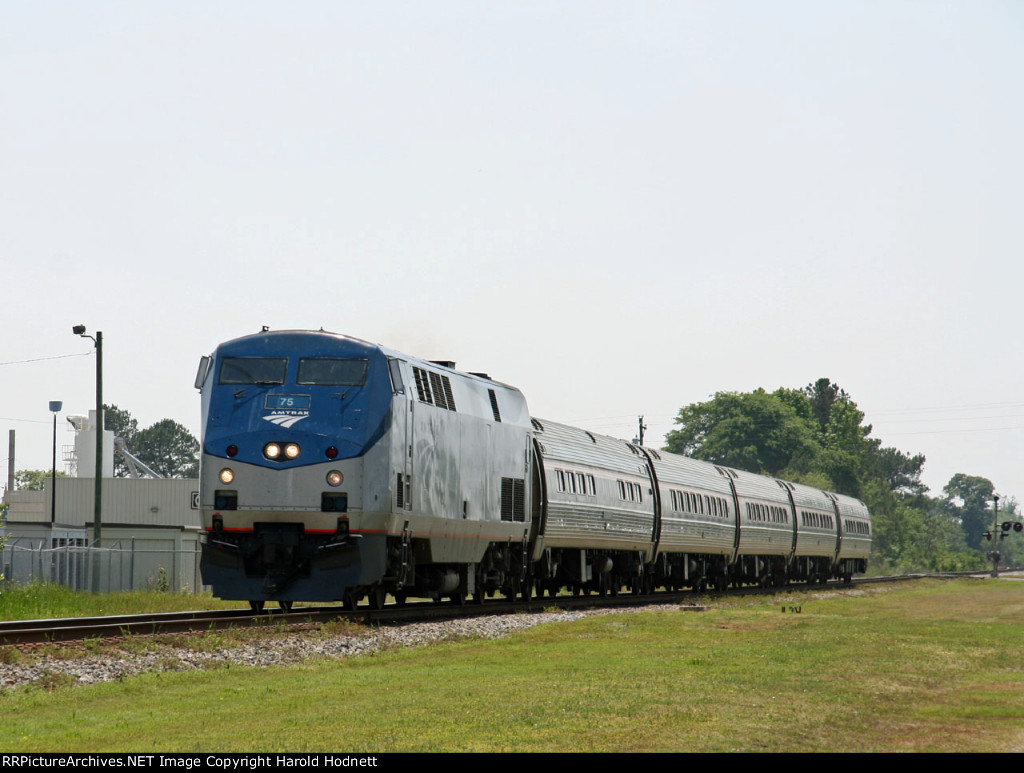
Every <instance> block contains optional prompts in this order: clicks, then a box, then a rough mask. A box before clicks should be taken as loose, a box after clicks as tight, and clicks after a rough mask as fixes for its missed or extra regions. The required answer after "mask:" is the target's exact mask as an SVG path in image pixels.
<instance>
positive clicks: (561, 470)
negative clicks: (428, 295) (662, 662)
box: [196, 329, 871, 609]
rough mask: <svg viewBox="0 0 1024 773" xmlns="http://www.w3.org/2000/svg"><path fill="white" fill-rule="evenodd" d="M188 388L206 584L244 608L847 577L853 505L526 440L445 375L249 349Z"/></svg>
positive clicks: (525, 421) (323, 336)
mask: <svg viewBox="0 0 1024 773" xmlns="http://www.w3.org/2000/svg"><path fill="white" fill-rule="evenodd" d="M196 387H197V388H198V389H200V390H201V393H202V411H203V430H202V432H203V437H202V465H201V481H200V500H201V508H202V514H203V515H202V517H203V528H204V531H205V541H204V544H203V554H202V563H201V565H202V573H203V581H204V583H206V584H208V585H210V586H211V587H212V589H213V592H214V594H215V595H217V596H219V597H221V598H227V599H241V600H248V601H249V602H250V603H251V604H252V606H253V607H254V608H257V609H259V608H262V607H263V605H264V603H265V602H266V601H268V600H273V601H276V602H278V603H280V604H281V605H282V606H283V607H286V608H287V607H289V606H290V605H291V603H292V602H293V601H297V600H303V601H333V600H342V601H344V602H346V603H347V604H349V605H355V604H356V603H357V602H358V601H359V600H361V599H362V598H364V597H367V598H368V599H369V603H370V604H371V606H374V607H379V606H381V605H383V603H384V599H385V596H386V595H387V594H390V595H392V596H394V597H395V598H396V599H397V600H399V601H400V602H401V601H403V600H404V599H405V598H407V597H409V596H420V597H427V598H434V599H443V598H448V599H452V600H454V601H456V602H460V603H461V602H464V601H465V600H466V599H467V598H472V599H474V600H483V598H485V597H486V596H487V595H490V594H493V593H502V594H505V595H507V596H510V597H513V598H514V597H516V596H518V595H530V594H532V593H535V592H536V593H541V592H543V591H545V590H546V591H548V592H549V593H551V594H554V593H557V592H559V591H561V590H563V589H569V590H571V591H573V592H577V593H578V592H589V591H596V592H599V593H617V592H619V591H620V590H621V589H623V588H628V589H631V590H634V591H636V592H640V591H644V590H652V589H654V588H656V587H670V588H682V587H694V588H705V587H709V586H712V587H724V586H725V585H727V584H730V583H759V584H762V585H773V584H781V583H783V582H788V581H790V580H803V581H809V582H814V581H825V580H827V579H829V578H833V577H841V578H845V579H847V580H848V579H849V578H850V576H851V575H852V574H853V573H855V572H863V571H864V570H865V569H866V565H867V558H868V553H869V551H870V545H871V522H870V516H869V514H868V511H867V508H866V507H865V506H864V505H863V503H861V502H859V501H858V500H856V499H853V498H851V497H846V496H843V495H839V494H832V493H828V492H823V491H818V490H817V489H813V488H810V487H808V486H802V485H799V484H793V483H788V482H785V481H779V480H775V479H772V478H766V477H763V476H758V475H752V474H750V473H745V472H742V471H737V470H732V469H729V468H725V467H721V466H716V465H712V464H708V463H706V462H699V461H696V460H693V459H688V458H685V457H681V456H677V455H674V454H668V453H665V452H659V451H656V450H654V449H651V448H647V447H642V446H639V445H635V444H632V443H628V442H626V441H622V440H617V439H614V438H610V437H606V436H602V435H596V434H594V433H590V432H587V431H585V430H582V429H576V428H573V427H568V426H565V425H561V424H557V423H554V422H548V421H544V420H538V419H533V418H531V417H530V415H529V412H528V410H527V405H526V400H525V399H524V397H523V395H522V393H521V392H520V391H519V390H517V389H515V388H514V387H511V386H509V385H507V384H503V383H501V382H498V381H495V380H493V379H491V378H490V377H488V376H487V375H486V374H481V373H463V372H460V371H457V370H455V367H454V363H450V362H429V361H424V360H419V359H416V358H413V357H409V356H408V355H405V354H402V353H400V352H397V351H392V350H389V349H387V348H384V347H381V346H378V345H376V344H371V343H368V342H365V341H361V340H358V339H355V338H351V337H346V336H342V335H337V334H334V333H328V332H325V331H322V330H321V331H269V330H266V329H264V330H263V331H262V332H260V333H257V334H255V335H249V336H245V337H242V338H237V339H235V340H232V341H228V342H226V343H224V344H221V345H220V346H219V347H217V349H216V351H214V353H213V355H212V356H210V357H204V358H203V359H202V362H201V364H200V369H199V373H198V375H197V377H196Z"/></svg>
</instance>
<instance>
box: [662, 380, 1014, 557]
mask: <svg viewBox="0 0 1024 773" xmlns="http://www.w3.org/2000/svg"><path fill="white" fill-rule="evenodd" d="M676 424H677V425H678V427H677V428H676V429H674V430H672V431H671V432H669V433H668V434H667V435H666V437H665V440H666V446H665V450H666V451H671V452H674V453H680V454H685V455H687V456H692V457H694V458H695V459H703V460H705V461H709V462H714V463H716V464H722V465H727V466H730V467H735V468H738V469H742V470H747V471H749V472H755V473H759V474H762V475H769V476H772V477H776V478H782V479H784V480H789V481H793V482H796V483H804V484H806V485H809V486H814V487H815V488H819V489H824V490H826V491H833V492H836V493H840V494H847V495H849V496H852V497H856V498H858V499H860V500H861V501H863V502H864V503H865V504H866V505H867V507H868V509H869V510H870V512H871V519H872V532H873V538H872V561H871V563H872V566H873V568H874V569H876V570H878V571H880V572H883V573H884V572H888V571H894V572H896V571H915V570H926V571H958V570H968V569H982V568H984V567H985V565H986V560H987V555H988V553H989V551H991V550H992V549H993V548H997V549H998V550H1000V551H1001V553H1002V555H1003V563H1006V564H1014V565H1017V564H1021V563H1024V535H1021V534H1017V533H1015V532H1011V533H1010V536H1008V537H1007V538H1006V539H1005V540H1003V541H1001V542H1000V541H998V536H997V537H996V539H995V540H994V541H989V540H988V539H987V538H986V536H985V535H986V532H991V530H992V525H993V510H992V506H991V502H992V498H993V493H994V490H995V488H994V486H993V484H992V482H991V481H990V480H988V479H987V478H984V477H981V476H977V475H968V474H964V473H957V474H956V475H954V476H953V477H952V478H951V479H950V480H949V482H948V483H947V484H946V486H945V487H944V488H943V490H942V493H941V495H940V496H931V495H929V493H928V488H927V486H925V485H924V484H923V483H922V482H921V473H922V470H923V468H924V463H925V457H924V455H923V454H908V453H905V452H903V451H900V450H899V449H897V448H892V447H886V446H883V445H882V442H881V440H879V439H878V438H874V437H871V432H872V427H871V425H870V424H865V423H864V413H863V412H862V411H861V410H860V409H859V408H858V407H857V404H856V403H855V402H854V401H853V399H852V398H851V397H850V395H849V394H847V393H846V391H845V390H843V389H842V388H840V387H839V386H838V385H837V384H834V383H832V381H831V380H830V379H828V378H821V379H818V380H817V381H815V382H814V383H812V384H808V385H807V386H806V387H804V388H803V389H789V388H780V389H777V390H775V391H774V392H766V391H765V390H764V389H758V390H756V391H754V392H747V393H738V392H719V393H717V394H716V395H715V396H714V397H713V398H712V399H711V400H708V401H706V402H701V403H692V404H690V405H688V406H686V407H684V408H682V409H681V410H680V411H679V415H678V416H677V417H676ZM999 509H1000V516H999V520H1000V521H1004V520H1011V521H1016V520H1020V515H1019V508H1018V505H1017V502H1016V501H1015V500H1014V499H1012V498H1006V499H1003V500H1000V503H999Z"/></svg>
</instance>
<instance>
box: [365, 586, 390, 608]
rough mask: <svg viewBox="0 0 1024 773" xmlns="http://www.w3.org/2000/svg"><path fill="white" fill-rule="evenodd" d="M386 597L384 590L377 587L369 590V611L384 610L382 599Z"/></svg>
mask: <svg viewBox="0 0 1024 773" xmlns="http://www.w3.org/2000/svg"><path fill="white" fill-rule="evenodd" d="M386 596H387V594H386V593H385V592H384V589H383V588H382V587H380V586H379V585H378V586H376V587H373V588H370V592H369V593H368V594H367V597H368V598H369V600H370V609H384V598H385V597H386Z"/></svg>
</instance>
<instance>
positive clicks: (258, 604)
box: [249, 599, 266, 615]
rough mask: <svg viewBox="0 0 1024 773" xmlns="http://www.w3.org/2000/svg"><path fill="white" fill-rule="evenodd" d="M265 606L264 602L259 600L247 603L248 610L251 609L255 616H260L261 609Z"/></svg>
mask: <svg viewBox="0 0 1024 773" xmlns="http://www.w3.org/2000/svg"><path fill="white" fill-rule="evenodd" d="M265 605H266V602H265V601H263V600H262V599H260V600H256V599H252V600H250V601H249V609H251V610H252V611H253V613H254V614H257V615H258V614H261V613H262V612H263V607H264V606H265Z"/></svg>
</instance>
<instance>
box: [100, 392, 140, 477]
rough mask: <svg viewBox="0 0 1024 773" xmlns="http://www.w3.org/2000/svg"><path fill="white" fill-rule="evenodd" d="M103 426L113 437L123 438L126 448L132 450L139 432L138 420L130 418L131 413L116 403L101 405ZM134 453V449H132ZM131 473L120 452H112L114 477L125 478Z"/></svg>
mask: <svg viewBox="0 0 1024 773" xmlns="http://www.w3.org/2000/svg"><path fill="white" fill-rule="evenodd" d="M103 428H104V429H109V430H110V431H111V432H113V433H114V437H119V438H121V439H122V440H124V442H125V445H127V446H128V450H129V451H132V449H133V448H134V443H135V436H136V435H137V434H138V432H139V422H138V421H136V420H135V419H134V418H132V415H131V414H130V413H129V412H128V411H126V410H123V409H122V408H118V407H117V406H116V405H104V406H103ZM132 453H134V451H132ZM130 474H131V473H130V472H129V470H128V465H127V464H125V461H124V459H123V458H122V457H121V455H120V454H114V477H117V478H127V477H128V476H129V475H130Z"/></svg>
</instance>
